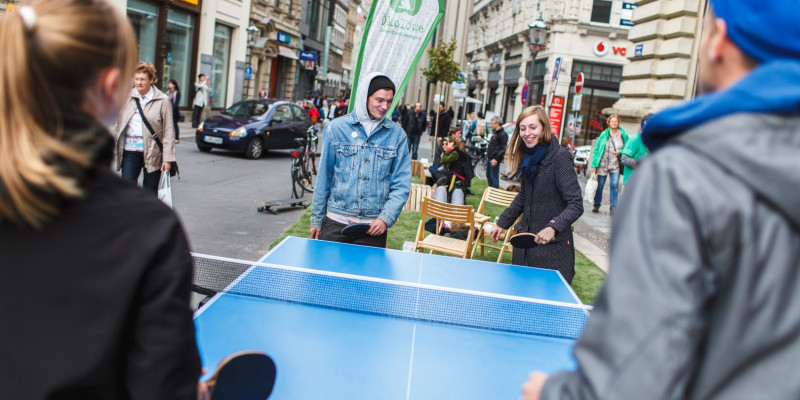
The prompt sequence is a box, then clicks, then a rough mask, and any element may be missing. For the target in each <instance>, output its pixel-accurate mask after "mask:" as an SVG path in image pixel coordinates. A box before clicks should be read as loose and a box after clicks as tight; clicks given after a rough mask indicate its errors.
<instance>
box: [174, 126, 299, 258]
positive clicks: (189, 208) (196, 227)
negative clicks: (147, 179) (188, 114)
mask: <svg viewBox="0 0 800 400" xmlns="http://www.w3.org/2000/svg"><path fill="white" fill-rule="evenodd" d="M180 125H181V133H182V134H181V141H180V143H179V144H177V157H178V163H179V165H180V169H181V179H175V178H173V179H172V196H173V202H174V206H175V211H176V212H177V214H178V216H179V217H180V219H181V221H182V222H183V226H184V229H185V230H186V232H187V234H188V236H189V242H190V246H191V249H192V251H193V252H197V253H203V254H212V255H216V256H223V257H232V258H240V259H245V260H258V259H259V258H261V256H263V255H264V254H265V253H266V252H267V251H268V250H269V245H270V244H271V243H272V242H273V241H275V239H277V238H278V237H280V235H281V234H282V233H283V231H284V230H286V228H288V227H289V226H291V225H292V224H294V223H295V222H296V221H297V219H298V218H299V217H300V215H301V214H302V213H303V209H302V208H296V209H288V208H287V209H285V210H281V212H280V214H278V215H273V214H271V213H260V212H258V211H257V208H258V206H260V205H261V204H262V203H263V202H264V201H267V200H278V199H284V198H289V197H290V194H291V179H290V177H289V161H290V156H289V151H288V150H275V151H268V152H267V153H266V154H265V155H264V156H263V157H262V158H261V159H259V160H248V159H245V158H244V157H243V156H242V155H239V154H235V153H228V152H225V151H221V150H220V151H218V150H214V151H212V152H211V153H201V152H200V151H199V150H197V146H195V143H194V133H193V132H194V130H193V129H191V127H190V125H189V124H188V123H181V124H180ZM306 198H307V199H308V200H309V201H310V200H311V194H308V193H307V194H306Z"/></svg>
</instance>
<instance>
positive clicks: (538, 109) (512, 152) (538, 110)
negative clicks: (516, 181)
mask: <svg viewBox="0 0 800 400" xmlns="http://www.w3.org/2000/svg"><path fill="white" fill-rule="evenodd" d="M531 115H535V116H536V119H538V120H539V123H540V124H542V135H541V136H539V144H544V145H549V144H550V142H552V141H553V131H552V130H551V129H550V119H549V118H547V113H546V112H545V111H544V107H542V106H540V105H538V104H537V105H535V106H531V107H526V108H525V109H523V110H522V112H521V113H519V116H518V117H517V124H516V126H514V133H513V134H512V135H511V139H509V140H510V141H509V143H513V145H512V146H509V148H508V156H509V158H510V164H511V170H513V171H514V172H513V173H512V175H513V174H516V173H517V170H518V169H519V164H520V163H521V162H522V156H523V155H525V143H524V142H523V141H522V139H520V137H519V124H520V123H522V120H523V119H525V118H528V117H530V116H531Z"/></svg>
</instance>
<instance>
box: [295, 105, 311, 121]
mask: <svg viewBox="0 0 800 400" xmlns="http://www.w3.org/2000/svg"><path fill="white" fill-rule="evenodd" d="M292 109H293V110H294V120H295V121H305V120H307V119H308V113H307V112H306V111H305V110H303V109H302V108H300V107H295V106H292Z"/></svg>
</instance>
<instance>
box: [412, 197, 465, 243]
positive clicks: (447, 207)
mask: <svg viewBox="0 0 800 400" xmlns="http://www.w3.org/2000/svg"><path fill="white" fill-rule="evenodd" d="M428 218H435V219H436V233H435V234H433V233H428V235H427V236H426V235H425V233H426V231H425V221H426V220H427V219H428ZM444 221H448V222H450V223H451V224H452V223H462V224H467V229H468V230H469V233H467V240H461V239H455V238H450V237H444V236H441V235H440V233H441V229H442V223H443V222H444ZM474 235H475V212H474V209H473V208H472V206H460V205H454V204H448V203H442V202H440V201H436V200H433V199H431V198H428V197H425V198H423V199H422V210H421V216H420V221H419V228H417V237H416V240H415V242H414V251H420V250H425V249H427V250H430V253H431V254H433V252H434V251H436V252H439V253H447V254H452V255H456V256H460V257H461V258H470V257H471V250H472V240H473V238H474Z"/></svg>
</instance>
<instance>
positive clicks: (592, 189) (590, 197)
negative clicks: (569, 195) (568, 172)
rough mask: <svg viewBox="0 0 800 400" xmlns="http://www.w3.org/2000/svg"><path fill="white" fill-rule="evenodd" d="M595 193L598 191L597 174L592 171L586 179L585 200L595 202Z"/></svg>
mask: <svg viewBox="0 0 800 400" xmlns="http://www.w3.org/2000/svg"><path fill="white" fill-rule="evenodd" d="M595 193H597V175H596V174H594V173H592V174H591V175H589V179H587V180H586V187H585V188H584V191H583V200H584V201H588V202H593V201H594V195H595Z"/></svg>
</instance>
